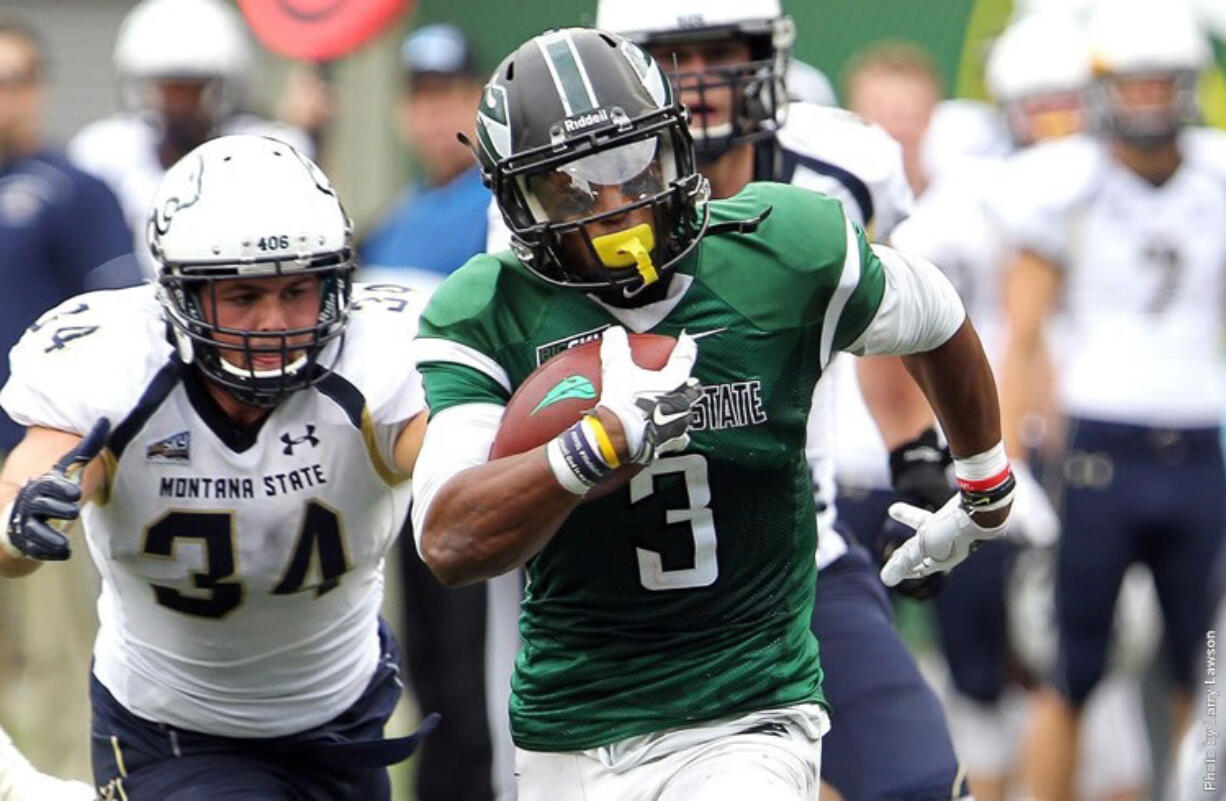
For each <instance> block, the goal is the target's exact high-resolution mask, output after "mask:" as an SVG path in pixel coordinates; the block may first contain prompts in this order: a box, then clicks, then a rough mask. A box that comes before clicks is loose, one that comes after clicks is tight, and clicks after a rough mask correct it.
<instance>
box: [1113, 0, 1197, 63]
mask: <svg viewBox="0 0 1226 801" xmlns="http://www.w3.org/2000/svg"><path fill="white" fill-rule="evenodd" d="M1089 48H1090V59H1091V63H1092V64H1093V66H1094V71H1095V73H1097V74H1099V75H1106V74H1112V75H1121V74H1128V73H1139V72H1178V71H1190V72H1197V71H1199V70H1201V69H1202V68H1204V67H1205V66H1206V65H1207V64H1208V63H1209V43H1208V41H1207V40H1206V39H1205V34H1204V32H1203V31H1202V30H1201V28H1200V26H1199V24H1198V23H1197V21H1196V16H1195V15H1194V14H1193V13H1192V9H1191V7H1190V6H1189V5H1188V3H1187V2H1186V0H1099V2H1098V3H1097V4H1096V5H1095V6H1094V13H1093V15H1092V16H1091V17H1090V28H1089Z"/></svg>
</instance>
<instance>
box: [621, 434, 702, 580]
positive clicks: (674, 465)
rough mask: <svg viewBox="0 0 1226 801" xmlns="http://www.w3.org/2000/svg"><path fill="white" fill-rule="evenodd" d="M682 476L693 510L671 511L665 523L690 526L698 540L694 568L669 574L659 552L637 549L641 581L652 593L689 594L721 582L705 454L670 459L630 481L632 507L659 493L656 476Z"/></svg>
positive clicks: (647, 469) (647, 468) (681, 569)
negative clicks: (677, 591) (658, 591)
mask: <svg viewBox="0 0 1226 801" xmlns="http://www.w3.org/2000/svg"><path fill="white" fill-rule="evenodd" d="M669 473H681V474H682V475H683V476H684V478H685V494H686V497H687V498H688V500H689V506H688V507H686V508H684V509H669V510H667V511H666V512H665V517H664V519H665V522H667V523H669V524H673V523H688V524H689V526H690V533H691V536H693V538H694V566H693V567H686V568H680V569H676V570H669V569H667V568H665V567H664V560H663V559H662V558H661V556H660V554H659V553H658V552H657V551H653V550H650V549H648V548H635V549H634V550H635V555H636V556H637V557H638V563H639V581H640V582H641V583H642V585H643V586H644V587H646V588H647V589H649V590H685V589H692V588H694V587H709V586H711V585H712V584H714V583H715V579H717V578H719V559H718V557H717V554H716V538H715V516H714V514H713V513H712V511H711V508H710V504H711V485H710V483H709V482H708V481H707V459H706V457H705V456H703V455H702V454H698V453H686V454H682V455H681V456H666V457H662V458H660V459H657V460H656V461H654V462H652V463H651V464H650V465H648V466H647V467H645V468H643V470H642V472H640V473H639V474H638V475H636V476H635V477H634V478H632V479H631V480H630V503H638V502H639V501H641V500H643V499H644V498H646V497H647V496H648V495H651V494H652V493H653V492H655V479H656V476H661V475H667V474H669Z"/></svg>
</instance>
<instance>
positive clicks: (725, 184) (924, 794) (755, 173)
mask: <svg viewBox="0 0 1226 801" xmlns="http://www.w3.org/2000/svg"><path fill="white" fill-rule="evenodd" d="M700 23H701V24H700ZM597 26H598V27H600V28H602V29H605V30H611V31H613V32H615V33H619V34H621V35H624V36H626V37H627V38H629V39H630V40H631V41H635V42H637V43H639V44H640V45H641V46H643V47H645V48H646V49H647V50H648V51H649V52H650V53H651V54H652V56H653V57H654V58H655V59H656V61H657V62H658V63H660V64H661V65H663V66H664V67H665V69H666V70H669V71H670V72H672V71H673V70H674V65H675V70H676V72H675V73H674V74H672V75H671V76H670V77H671V78H672V80H673V81H674V83H675V84H676V86H677V88H678V91H679V94H680V98H681V102H682V103H684V104H685V105H686V107H687V108H689V109H690V110H691V112H692V113H693V114H694V117H693V120H692V122H691V126H690V127H691V130H692V132H693V134H694V137H695V144H696V152H697V153H698V156H699V169H700V171H701V172H702V173H703V174H704V175H706V176H707V177H708V178H709V179H710V180H711V182H712V194H713V196H715V197H728V196H731V195H734V194H736V193H737V192H739V191H740V190H741V189H742V188H744V186H745V185H746V184H748V183H749V182H751V181H755V180H777V181H785V182H789V183H791V184H793V185H795V186H802V187H805V188H808V189H812V190H815V191H820V192H824V193H826V194H828V195H831V196H833V197H837V198H839V199H840V200H841V201H842V203H843V206H844V209H845V210H846V213H847V214H848V216H849V217H850V218H851V219H853V220H856V221H857V222H858V223H860V224H862V225H864V227H865V228H866V229H867V230H870V231H875V232H876V234H877V235H878V236H884V235H887V234H888V233H889V232H890V231H891V230H892V229H893V227H894V225H895V224H896V223H897V222H898V221H899V220H900V219H901V218H902V217H903V216H904V215H905V214H906V213H907V211H908V210H909V208H910V202H911V193H910V190H909V188H908V186H907V183H906V178H905V175H904V173H903V170H902V160H901V158H900V152H899V147H898V145H897V144H895V143H894V142H892V141H890V140H889V138H888V137H886V136H885V135H884V132H883V131H882V130H881V129H879V128H877V127H876V126H872V125H870V124H868V123H865V122H864V121H863V120H860V119H857V118H855V117H853V116H852V115H849V114H848V113H847V112H845V111H842V110H840V109H835V108H826V107H819V106H816V105H812V104H809V103H804V102H790V103H789V100H788V93H790V88H788V89H785V88H784V87H783V86H782V80H781V78H782V76H783V75H784V74H785V70H787V64H788V60H789V52H790V48H791V43H792V37H793V35H794V34H793V31H792V21H791V19H790V18H789V17H786V16H784V15H783V14H782V11H781V9H780V6H779V4H778V3H777V2H773V1H772V0H757V1H756V2H753V3H714V4H713V3H709V2H706V3H699V2H688V3H687V2H681V3H677V2H674V3H671V4H669V5H667V6H663V5H661V4H659V3H653V2H650V0H642V1H641V2H627V1H626V0H611V1H610V2H601V3H600V4H599V5H598V8H597ZM841 361H849V359H848V357H835V359H834V364H836V365H837V364H838V363H839V362H841ZM895 361H896V360H895ZM845 373H846V374H840V373H838V372H835V373H832V374H830V375H826V376H823V378H822V380H821V381H820V382H819V384H818V388H817V390H816V392H815V396H814V404H813V411H812V412H811V416H810V422H809V427H808V430H809V435H808V443H807V453H808V456H809V461H810V469H811V470H812V472H813V475H814V492H815V496H816V500H817V505H818V509H819V510H820V512H819V517H818V521H819V533H820V536H819V551H818V553H817V565H818V568H819V570H820V571H821V577H820V578H819V580H818V582H817V599H816V602H815V605H814V613H813V630H814V633H815V634H816V635H817V636H818V639H819V641H820V642H822V643H823V650H822V654H823V669H824V672H825V690H826V692H827V694H828V697H829V699H830V703H831V706H832V708H833V710H834V711H833V724H834V725H833V728H832V730H831V732H830V734H829V735H827V737H826V738H825V739H824V741H823V743H824V745H823V750H824V758H823V762H822V778H823V780H824V781H825V782H827V784H829V785H831V786H833V787H834V788H835V789H836V790H837V791H838V792H839V793H840V794H841V795H842V796H843V797H845V798H848V799H884V798H897V799H904V798H905V799H926V798H949V797H950V796H951V795H952V796H954V797H957V796H958V795H961V794H962V793H963V792H965V788H964V787H963V786H962V784H961V781H960V774H959V767H958V762H957V759H956V757H955V755H954V751H953V748H952V746H951V745H950V742H949V738H948V735H947V734H946V732H945V725H944V720H943V718H942V714H941V710H940V706H939V704H938V702H937V700H936V698H935V696H934V695H933V694H932V692H931V690H930V689H929V688H928V686H927V684H925V682H924V680H923V678H922V677H921V676H920V674H919V672H918V671H917V669H916V666H915V663H914V661H913V660H912V659H911V657H910V656H909V655H908V653H907V652H906V649H905V648H904V646H903V644H902V642H901V640H900V639H899V637H898V635H897V634H896V633H895V632H894V630H893V629H892V627H891V613H890V609H889V602H888V599H887V598H886V594H885V592H884V590H883V588H882V587H881V586H880V582H879V579H878V577H877V575H876V570H875V568H874V561H873V559H872V557H870V556H869V554H868V553H867V552H866V550H865V549H864V548H863V547H862V546H860V545H858V544H857V543H856V542H855V540H854V539H853V540H851V541H850V542H849V541H848V540H847V539H845V538H844V536H843V533H842V531H841V529H840V527H837V526H836V525H835V521H836V512H835V508H836V507H835V503H834V481H833V471H834V466H833V465H832V464H831V449H832V447H833V443H834V442H835V441H838V440H839V439H840V438H841V437H842V432H841V431H840V432H839V433H838V435H837V436H836V434H835V433H834V431H833V428H832V426H833V414H832V410H831V408H830V403H831V399H832V396H833V393H834V389H833V386H832V385H833V383H834V382H837V381H838V380H843V381H849V382H851V384H852V387H853V391H855V390H854V387H855V386H856V382H857V376H856V373H855V370H847V371H845ZM893 375H894V376H895V379H894V380H897V379H901V380H902V381H905V382H906V383H907V384H908V387H909V392H907V394H906V397H908V398H911V399H913V402H918V404H919V409H918V410H916V409H914V408H903V409H902V413H901V414H899V410H898V409H893V408H887V409H885V410H884V411H882V410H878V413H879V414H880V415H881V416H882V417H888V416H890V415H893V418H892V419H890V420H889V423H890V424H893V425H894V426H896V427H898V430H899V431H900V432H901V436H900V437H899V439H898V441H896V442H894V443H893V444H894V445H901V444H903V443H904V442H905V441H907V440H910V439H912V438H915V437H917V436H918V435H920V433H921V432H922V431H923V429H925V428H927V427H929V426H930V425H931V412H930V411H929V409H928V406H927V403H926V402H925V401H924V400H923V398H922V396H919V395H918V390H916V389H915V388H914V385H913V383H912V381H911V379H910V378H909V377H908V376H907V375H906V374H905V372H904V371H902V370H901V369H899V370H897V371H896V372H895V373H893ZM906 389H907V388H904V390H906ZM882 460H883V462H884V461H885V460H886V457H885V455H884V454H883V455H882ZM935 472H936V481H937V482H938V483H939V484H940V485H941V487H942V494H941V497H940V498H939V500H938V501H936V502H937V503H938V504H939V503H940V502H943V501H944V500H945V498H947V497H948V496H949V495H950V494H952V489H951V488H949V485H948V483H947V480H946V479H945V476H944V467H943V466H940V467H938V468H937V469H936V471H935ZM891 498H893V495H892V494H891ZM853 530H854V529H853ZM855 533H856V534H857V535H859V536H860V537H861V538H863V541H864V542H867V543H870V544H872V543H874V542H875V540H876V531H867V532H861V531H856V532H855ZM868 665H872V666H873V668H872V669H871V670H870V669H867V667H866V666H868ZM870 733H871V734H870ZM870 742H871V743H872V746H871V747H872V749H873V753H872V755H870V754H869V753H868V752H867V750H866V749H868V748H869V747H870V746H869V743H870ZM882 762H884V763H888V764H890V765H891V769H890V770H889V771H882V770H878V769H876V768H875V767H873V766H874V765H875V764H880V763H882ZM823 792H824V793H828V792H829V791H828V790H823Z"/></svg>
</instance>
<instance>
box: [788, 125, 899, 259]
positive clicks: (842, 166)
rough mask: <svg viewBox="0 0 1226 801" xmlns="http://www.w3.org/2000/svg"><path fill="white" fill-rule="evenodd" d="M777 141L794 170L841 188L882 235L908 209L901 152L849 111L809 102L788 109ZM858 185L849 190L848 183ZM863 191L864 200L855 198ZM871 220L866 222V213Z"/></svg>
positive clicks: (886, 136) (878, 129) (887, 137)
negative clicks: (816, 175)
mask: <svg viewBox="0 0 1226 801" xmlns="http://www.w3.org/2000/svg"><path fill="white" fill-rule="evenodd" d="M778 141H779V145H780V147H782V148H783V150H784V151H785V152H786V153H791V154H792V156H793V157H794V158H796V159H798V161H799V164H800V166H805V165H806V162H810V163H811V169H814V170H815V171H817V172H820V173H823V177H824V178H825V179H826V180H834V181H836V182H838V183H839V184H840V185H845V184H849V183H850V184H853V185H849V186H845V189H846V191H847V193H849V194H850V195H851V196H852V198H853V199H855V200H856V201H857V205H858V206H861V207H863V208H862V212H861V213H862V214H863V215H865V216H866V219H865V220H864V221H863V222H864V224H865V225H866V226H867V224H868V223H870V222H871V223H873V224H874V225H875V227H876V229H877V232H878V234H879V235H881V236H885V235H886V234H888V233H889V231H890V230H891V229H892V228H893V227H894V225H896V224H897V223H898V221H899V220H901V219H902V218H904V217H906V215H907V214H908V213H910V210H911V203H912V197H911V188H910V186H909V184H908V183H907V174H906V171H905V170H904V168H903V161H902V148H901V147H900V146H899V144H898V143H897V142H895V141H894V140H893V139H892V138H891V137H890V135H889V134H887V133H886V132H885V130H884V129H882V128H881V127H879V126H877V125H874V124H873V123H871V122H868V121H866V120H864V119H862V118H860V117H858V116H856V115H855V114H852V113H851V112H849V111H845V110H843V109H839V108H831V107H828V106H815V105H812V104H809V103H793V104H790V105H789V106H788V119H787V122H786V123H785V124H784V126H783V129H782V130H780V131H779V134H778ZM792 180H793V182H794V183H797V185H800V186H805V188H808V189H816V190H819V191H823V190H824V187H823V186H822V185H820V184H815V185H813V186H807V185H805V184H804V183H801V182H799V181H798V180H797V179H796V177H793V179H792ZM857 183H858V184H859V186H854V184H857ZM863 193H867V195H868V202H867V203H866V202H864V200H863V199H862V198H860V197H859V196H860V195H861V194H863ZM870 212H871V214H872V219H871V220H870V219H867V214H868V213H870Z"/></svg>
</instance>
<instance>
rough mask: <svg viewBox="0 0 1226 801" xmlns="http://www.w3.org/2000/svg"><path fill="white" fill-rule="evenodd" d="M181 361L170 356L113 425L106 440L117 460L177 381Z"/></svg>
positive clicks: (181, 366)
mask: <svg viewBox="0 0 1226 801" xmlns="http://www.w3.org/2000/svg"><path fill="white" fill-rule="evenodd" d="M182 369H183V363H182V362H180V361H179V359H178V357H172V358H171V359H170V361H168V362H167V363H166V364H165V365H163V366H162V368H161V369H160V370H158V371H157V374H155V375H154V376H153V380H152V381H150V382H149V386H147V387H146V388H145V391H144V392H143V393H142V394H141V396H140V400H138V401H137V402H136V406H135V407H134V408H133V409H132V411H130V412H128V416H127V417H125V418H124V419H123V421H122V422H121V423H120V424H119V425H117V426H115V430H114V431H112V432H111V437H110V439H109V440H108V441H107V447H108V448H109V449H110V451H111V453H113V454H115V459H116V460H118V459H119V458H120V457H121V456H123V451H124V449H125V448H127V447H128V443H129V442H131V441H132V438H133V437H135V436H136V432H137V431H139V430H140V429H141V427H142V426H144V425H145V423H146V422H148V420H149V418H150V417H152V416H153V413H154V412H156V411H157V410H158V407H159V406H161V405H162V402H163V401H165V400H166V398H167V396H169V395H170V393H171V390H173V389H174V388H175V385H177V384H178V383H179V380H180V379H181V378H182Z"/></svg>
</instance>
